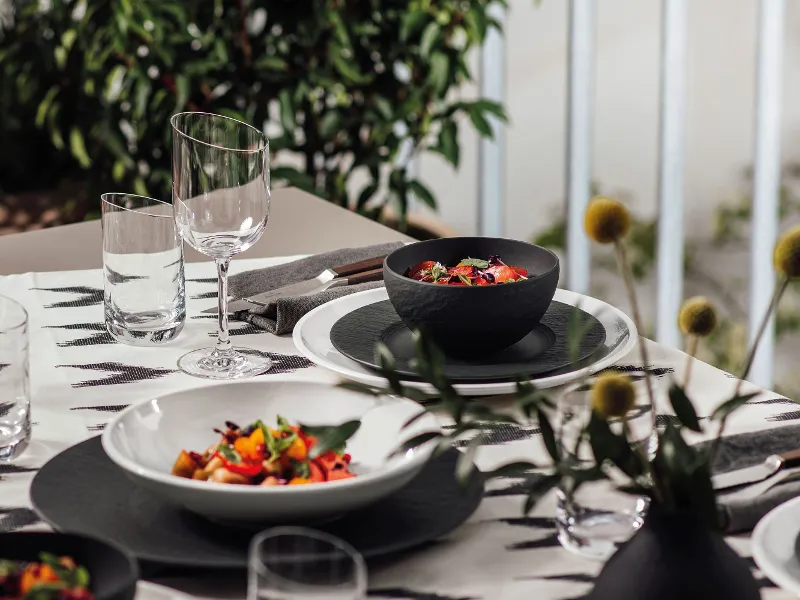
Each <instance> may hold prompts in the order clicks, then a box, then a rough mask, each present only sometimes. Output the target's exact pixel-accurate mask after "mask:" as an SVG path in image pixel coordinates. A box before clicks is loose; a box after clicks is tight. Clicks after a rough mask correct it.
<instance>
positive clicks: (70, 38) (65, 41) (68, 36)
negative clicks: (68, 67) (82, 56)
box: [61, 29, 78, 52]
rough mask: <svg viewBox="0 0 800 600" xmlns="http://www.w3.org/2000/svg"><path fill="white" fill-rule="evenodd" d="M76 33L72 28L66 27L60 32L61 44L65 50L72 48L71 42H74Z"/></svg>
mask: <svg viewBox="0 0 800 600" xmlns="http://www.w3.org/2000/svg"><path fill="white" fill-rule="evenodd" d="M77 35H78V34H77V32H76V31H75V30H74V29H67V30H66V31H65V32H64V33H62V34H61V45H62V46H63V47H64V49H65V50H66V51H67V52H69V50H70V49H71V48H72V44H74V43H75V38H76V37H77Z"/></svg>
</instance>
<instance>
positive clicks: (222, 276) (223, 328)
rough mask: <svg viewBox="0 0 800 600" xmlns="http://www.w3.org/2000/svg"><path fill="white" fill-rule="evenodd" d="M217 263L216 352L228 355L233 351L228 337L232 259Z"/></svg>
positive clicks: (217, 261) (223, 259)
mask: <svg viewBox="0 0 800 600" xmlns="http://www.w3.org/2000/svg"><path fill="white" fill-rule="evenodd" d="M216 263H217V286H218V295H217V300H218V302H219V316H218V320H219V335H218V336H217V346H216V351H217V352H218V353H228V352H230V349H231V339H230V337H229V336H228V267H229V266H230V264H231V259H230V258H218V259H217V260H216Z"/></svg>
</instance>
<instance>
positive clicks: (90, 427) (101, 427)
mask: <svg viewBox="0 0 800 600" xmlns="http://www.w3.org/2000/svg"><path fill="white" fill-rule="evenodd" d="M106 425H107V423H98V424H97V425H88V426H87V427H86V430H87V431H92V432H97V431H103V430H104V429H105V428H106Z"/></svg>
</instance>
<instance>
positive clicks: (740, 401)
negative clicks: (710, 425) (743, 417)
mask: <svg viewBox="0 0 800 600" xmlns="http://www.w3.org/2000/svg"><path fill="white" fill-rule="evenodd" d="M760 393H761V392H754V393H752V394H741V395H739V396H734V397H733V398H731V399H730V400H727V401H725V402H723V403H722V404H720V405H719V406H717V408H715V409H714V412H713V413H711V417H710V418H711V420H712V421H720V420H722V419H727V418H728V416H729V415H730V414H731V413H732V412H733V411H735V410H737V409H739V408H740V407H742V406H744V405H745V404H747V401H748V400H752V399H753V398H755V397H756V396H758V395H759V394H760Z"/></svg>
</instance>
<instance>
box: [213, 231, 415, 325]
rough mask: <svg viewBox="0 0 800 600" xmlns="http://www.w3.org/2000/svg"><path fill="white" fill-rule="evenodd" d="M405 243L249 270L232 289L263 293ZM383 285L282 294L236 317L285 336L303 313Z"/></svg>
mask: <svg viewBox="0 0 800 600" xmlns="http://www.w3.org/2000/svg"><path fill="white" fill-rule="evenodd" d="M402 245H403V242H389V243H386V244H376V245H374V246H364V247H362V248H342V249H341V250H334V251H332V252H325V253H324V254H316V255H314V256H309V257H308V258H302V259H300V260H296V261H294V262H290V263H286V264H283V265H278V266H276V267H267V268H265V269H256V270H253V271H246V272H244V273H239V274H238V275H232V276H231V277H230V279H229V280H228V290H229V293H230V295H231V296H239V297H248V296H253V295H255V294H261V293H263V292H268V291H270V290H274V289H276V288H279V287H283V286H285V285H290V284H292V283H298V282H300V281H305V280H307V279H312V278H314V277H316V276H317V275H319V274H320V273H322V272H323V271H324V270H325V269H330V268H331V267H339V266H343V265H347V264H350V263H354V262H358V261H361V260H366V259H368V258H373V257H375V256H381V255H384V254H389V253H390V252H393V251H394V250H396V249H397V248H400V247H401V246H402ZM381 286H383V281H373V282H370V283H358V284H355V285H346V286H338V287H334V288H331V289H328V290H325V291H324V292H320V293H319V294H312V295H309V296H288V297H282V298H278V299H277V300H272V301H270V302H269V303H268V306H266V307H261V306H259V307H255V308H253V309H251V310H245V311H240V312H238V313H236V315H235V318H236V319H238V320H242V321H247V322H248V323H252V324H253V325H255V326H256V327H259V328H261V329H264V330H265V331H268V332H269V333H274V334H277V335H282V334H284V333H291V331H292V329H294V326H295V325H296V324H297V322H298V321H299V320H300V319H301V318H302V317H303V315H305V314H306V313H308V312H309V311H311V310H313V309H315V308H317V307H318V306H321V305H323V304H325V303H326V302H330V301H331V300H333V299H335V298H341V297H342V296H347V295H348V294H354V293H355V292H361V291H364V290H369V289H373V288H377V287H381Z"/></svg>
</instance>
